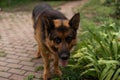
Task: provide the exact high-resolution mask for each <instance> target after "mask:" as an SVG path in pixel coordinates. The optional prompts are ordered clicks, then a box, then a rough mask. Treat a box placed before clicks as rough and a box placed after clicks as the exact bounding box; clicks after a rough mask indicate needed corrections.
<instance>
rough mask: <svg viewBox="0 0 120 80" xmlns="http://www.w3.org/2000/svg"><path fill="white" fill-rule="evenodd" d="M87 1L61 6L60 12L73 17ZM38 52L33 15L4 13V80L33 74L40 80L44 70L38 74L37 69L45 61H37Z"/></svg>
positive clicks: (0, 62)
mask: <svg viewBox="0 0 120 80" xmlns="http://www.w3.org/2000/svg"><path fill="white" fill-rule="evenodd" d="M85 1H86V0H82V1H74V2H68V3H66V4H64V5H61V6H60V8H61V10H60V11H61V12H63V13H65V15H67V17H69V18H70V17H71V16H72V15H73V10H72V9H73V8H74V7H76V6H79V5H80V6H81V4H83V2H85ZM36 49H37V46H36V41H35V40H34V37H33V28H32V20H31V13H30V12H14V13H12V12H0V52H1V51H2V52H3V53H5V54H6V56H4V57H0V80H24V78H25V77H26V76H28V75H30V74H34V75H35V78H34V80H39V79H38V78H40V76H41V74H42V72H43V71H38V72H35V67H38V66H42V65H43V62H42V59H41V58H40V59H34V53H35V52H36Z"/></svg>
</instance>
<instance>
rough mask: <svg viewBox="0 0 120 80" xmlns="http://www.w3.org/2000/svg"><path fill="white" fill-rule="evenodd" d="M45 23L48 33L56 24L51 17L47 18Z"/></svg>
mask: <svg viewBox="0 0 120 80" xmlns="http://www.w3.org/2000/svg"><path fill="white" fill-rule="evenodd" d="M44 24H45V27H46V29H47V31H48V33H50V32H51V30H53V29H54V24H53V21H52V20H51V19H47V18H46V19H45V21H44Z"/></svg>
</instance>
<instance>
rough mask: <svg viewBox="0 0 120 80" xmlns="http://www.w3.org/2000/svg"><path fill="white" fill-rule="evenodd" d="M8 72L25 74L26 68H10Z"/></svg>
mask: <svg viewBox="0 0 120 80" xmlns="http://www.w3.org/2000/svg"><path fill="white" fill-rule="evenodd" d="M8 72H11V73H15V74H19V75H23V74H24V73H25V70H21V69H10V70H9V71H8Z"/></svg>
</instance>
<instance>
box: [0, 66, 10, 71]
mask: <svg viewBox="0 0 120 80" xmlns="http://www.w3.org/2000/svg"><path fill="white" fill-rule="evenodd" d="M8 69H9V68H8V67H5V66H0V71H7V70H8Z"/></svg>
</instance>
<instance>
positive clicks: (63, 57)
mask: <svg viewBox="0 0 120 80" xmlns="http://www.w3.org/2000/svg"><path fill="white" fill-rule="evenodd" d="M68 58H69V55H67V54H62V55H61V59H62V60H67V59H68Z"/></svg>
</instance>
